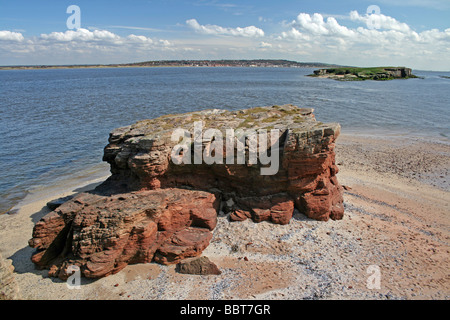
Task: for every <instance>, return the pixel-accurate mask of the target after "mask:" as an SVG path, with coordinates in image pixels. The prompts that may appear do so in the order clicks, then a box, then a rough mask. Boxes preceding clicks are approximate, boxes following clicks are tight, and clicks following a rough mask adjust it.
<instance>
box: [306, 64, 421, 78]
mask: <svg viewBox="0 0 450 320" xmlns="http://www.w3.org/2000/svg"><path fill="white" fill-rule="evenodd" d="M308 76H309V77H317V78H330V79H333V80H340V81H363V80H378V81H383V80H393V79H409V78H417V76H415V75H413V74H412V70H411V69H410V68H405V67H372V68H357V67H340V68H329V69H319V70H314V73H313V74H310V75H308Z"/></svg>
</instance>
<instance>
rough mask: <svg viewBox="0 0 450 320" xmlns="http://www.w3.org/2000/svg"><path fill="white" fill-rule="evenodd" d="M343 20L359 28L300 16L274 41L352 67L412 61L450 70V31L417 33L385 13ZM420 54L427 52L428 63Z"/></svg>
mask: <svg viewBox="0 0 450 320" xmlns="http://www.w3.org/2000/svg"><path fill="white" fill-rule="evenodd" d="M344 20H346V21H352V22H353V23H357V24H359V26H357V27H352V28H351V27H347V26H344V25H342V24H340V23H339V22H338V21H337V20H336V18H334V17H332V16H330V15H327V18H326V19H324V17H323V16H322V15H321V14H319V13H314V14H312V15H310V14H307V13H300V14H299V15H298V16H297V18H296V19H295V20H294V21H292V22H290V23H283V24H282V27H283V28H286V29H287V30H285V31H282V32H281V33H280V34H279V36H278V37H275V39H276V40H278V41H279V43H283V44H284V45H285V46H284V49H285V52H291V53H292V54H294V52H295V50H296V47H295V45H301V46H302V47H308V48H310V51H309V52H310V54H307V56H309V57H311V58H313V59H314V61H318V59H319V60H321V61H324V62H332V63H339V64H350V65H358V64H359V65H367V64H371V65H373V64H380V63H381V64H401V65H405V64H408V63H411V62H412V63H413V64H415V65H416V66H418V67H420V68H427V65H431V64H434V65H439V68H440V69H441V70H442V68H444V69H450V64H449V63H448V62H446V60H448V59H446V55H448V52H449V48H450V28H449V29H446V30H444V31H440V30H438V29H431V30H426V31H422V32H416V31H414V30H413V28H411V27H410V26H409V25H408V24H406V23H403V22H400V21H398V20H396V19H395V18H393V17H389V16H385V15H383V14H371V15H367V14H365V15H361V14H359V13H358V12H357V11H352V12H350V13H349V15H348V17H347V18H346V19H344ZM289 43H291V45H289ZM420 52H427V55H426V59H428V60H426V59H425V55H422V54H420ZM301 59H305V57H304V56H303V57H302V58H301ZM306 59H308V58H306Z"/></svg>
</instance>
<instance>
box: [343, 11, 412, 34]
mask: <svg viewBox="0 0 450 320" xmlns="http://www.w3.org/2000/svg"><path fill="white" fill-rule="evenodd" d="M350 19H351V20H353V21H359V22H363V23H365V24H366V26H371V29H386V30H395V31H399V32H410V31H411V28H410V27H409V26H408V25H407V24H406V23H403V22H399V21H397V20H396V19H394V18H392V17H389V16H385V15H384V14H370V15H368V14H365V15H360V14H359V13H358V12H357V11H351V12H350Z"/></svg>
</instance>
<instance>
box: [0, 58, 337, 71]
mask: <svg viewBox="0 0 450 320" xmlns="http://www.w3.org/2000/svg"><path fill="white" fill-rule="evenodd" d="M153 67H248V68H252V67H257V68H322V67H337V65H332V64H326V63H320V62H296V61H289V60H160V61H145V62H136V63H123V64H92V65H90V64H83V65H23V66H0V70H42V69H97V68H153Z"/></svg>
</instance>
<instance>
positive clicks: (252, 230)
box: [0, 133, 450, 300]
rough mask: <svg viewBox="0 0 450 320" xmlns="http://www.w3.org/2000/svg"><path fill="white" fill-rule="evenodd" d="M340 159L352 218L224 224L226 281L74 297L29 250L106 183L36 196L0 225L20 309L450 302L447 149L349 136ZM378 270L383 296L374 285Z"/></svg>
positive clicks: (100, 289)
mask: <svg viewBox="0 0 450 320" xmlns="http://www.w3.org/2000/svg"><path fill="white" fill-rule="evenodd" d="M336 153H337V163H338V166H339V168H340V172H339V173H338V179H339V182H340V183H341V184H342V185H343V186H344V187H345V194H344V201H345V215H344V218H343V219H342V220H339V221H328V222H320V221H314V220H311V219H309V218H307V217H306V216H304V215H303V214H301V213H299V212H295V214H294V217H293V219H292V220H291V222H290V223H289V224H288V225H274V224H271V223H268V222H261V223H253V222H252V221H249V220H247V221H244V222H229V221H228V219H227V217H219V221H218V225H217V227H216V228H215V230H214V235H213V239H212V240H211V243H210V245H209V247H208V248H207V249H206V250H205V251H204V252H203V255H204V256H207V257H209V259H210V260H211V261H213V262H214V263H215V264H216V265H217V266H218V267H219V269H220V270H221V271H222V274H221V275H211V276H197V275H185V274H179V273H177V272H176V271H175V266H174V265H171V266H164V265H159V264H156V263H151V264H138V265H130V266H128V267H126V268H125V269H124V270H122V271H121V272H119V273H117V274H115V275H112V276H109V277H106V278H102V279H99V280H95V281H94V280H89V279H84V278H83V279H82V281H81V287H80V289H72V290H70V289H69V288H68V287H67V285H66V283H65V282H64V281H62V280H59V279H54V278H49V277H48V276H47V272H48V270H37V269H35V267H34V265H33V264H32V262H31V261H30V257H31V254H32V252H33V250H34V249H32V248H30V247H28V240H29V239H30V238H31V233H32V229H33V226H34V224H35V223H36V222H37V221H39V219H40V218H41V217H43V216H44V215H45V214H46V213H48V212H49V209H48V208H47V207H46V203H47V202H48V201H49V200H53V199H56V198H59V197H61V196H65V195H69V194H73V193H75V192H81V191H83V190H89V189H90V188H93V187H94V186H95V184H97V183H99V182H101V181H102V180H101V179H97V180H95V181H91V182H90V183H89V184H88V185H87V186H84V188H81V187H82V186H78V187H76V188H70V189H68V190H61V191H60V192H55V193H54V194H49V193H44V194H43V195H42V198H40V197H39V194H34V195H33V197H34V198H33V199H34V200H33V201H25V202H24V203H23V204H22V205H20V206H19V207H18V211H17V212H16V213H14V214H10V215H2V216H0V254H1V256H2V257H3V258H4V259H6V261H7V262H9V263H11V264H12V265H13V266H14V278H15V279H14V280H15V284H16V285H17V287H18V289H19V295H20V298H21V299H82V300H85V299H89V300H96V299H289V300H296V299H449V297H450V272H449V270H450V261H449V257H450V254H449V252H450V219H449V211H450V210H449V209H450V208H449V203H450V191H449V189H450V176H449V172H448V170H449V168H450V145H449V144H448V143H447V144H445V143H440V142H434V143H430V142H428V141H425V140H421V139H419V138H417V139H412V138H410V137H402V136H391V137H389V136H385V137H382V138H379V137H374V136H370V135H367V136H361V135H352V134H348V133H343V134H342V135H341V136H340V137H339V139H338V142H337V145H336ZM56 193H57V194H56ZM25 200H26V199H25ZM374 268H375V269H376V270H378V271H379V279H380V287H379V288H378V287H376V288H374V287H373V285H372V286H371V285H370V284H369V285H368V279H369V280H370V279H373V278H371V276H373V275H374V274H373V273H372V272H373V270H374Z"/></svg>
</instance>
